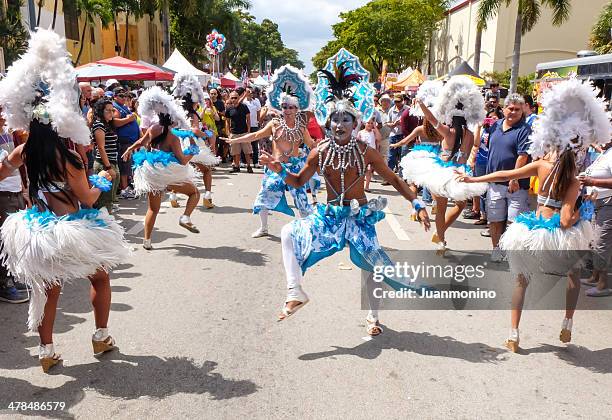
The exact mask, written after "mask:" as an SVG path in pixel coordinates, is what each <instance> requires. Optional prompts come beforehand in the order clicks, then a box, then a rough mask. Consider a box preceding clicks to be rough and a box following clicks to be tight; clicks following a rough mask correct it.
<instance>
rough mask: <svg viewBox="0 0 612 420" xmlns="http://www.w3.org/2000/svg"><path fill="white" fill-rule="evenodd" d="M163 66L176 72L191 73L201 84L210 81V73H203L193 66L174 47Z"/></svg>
mask: <svg viewBox="0 0 612 420" xmlns="http://www.w3.org/2000/svg"><path fill="white" fill-rule="evenodd" d="M164 67H166V68H169V69H170V70H173V71H175V72H177V73H187V74H192V75H194V76H196V77H197V78H198V80H199V81H200V83H202V84H203V85H206V84H208V82H209V81H210V77H211V76H210V74H208V73H204V72H203V71H202V70H200V69H198V68H197V67H195V66H194V65H193V64H191V63H190V62H189V61H187V59H186V58H185V57H184V56H183V54H181V52H180V51H179V50H177V49H175V50H174V51H173V52H172V55H170V58H168V60H167V61H166V62H165V63H164Z"/></svg>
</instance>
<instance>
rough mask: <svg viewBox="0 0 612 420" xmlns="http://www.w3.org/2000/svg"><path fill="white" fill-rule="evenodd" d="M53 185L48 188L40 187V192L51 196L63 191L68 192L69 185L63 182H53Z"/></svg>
mask: <svg viewBox="0 0 612 420" xmlns="http://www.w3.org/2000/svg"><path fill="white" fill-rule="evenodd" d="M54 184H55V185H49V188H46V187H42V186H41V187H40V189H39V190H40V192H43V193H52V194H57V193H59V192H61V191H62V190H63V191H68V190H70V185H68V183H67V182H63V181H55V182H54Z"/></svg>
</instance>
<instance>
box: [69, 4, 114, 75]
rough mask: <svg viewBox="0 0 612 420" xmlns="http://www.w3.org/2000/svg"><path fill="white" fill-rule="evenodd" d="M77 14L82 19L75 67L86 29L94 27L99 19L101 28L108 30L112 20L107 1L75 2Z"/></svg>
mask: <svg viewBox="0 0 612 420" xmlns="http://www.w3.org/2000/svg"><path fill="white" fill-rule="evenodd" d="M76 6H77V12H78V13H79V15H80V16H82V17H83V29H82V30H81V45H80V46H79V53H78V55H77V58H76V61H75V65H78V64H79V61H80V60H81V55H82V54H83V47H84V46H85V33H86V32H87V28H88V27H95V25H96V20H97V19H100V22H101V23H102V27H104V28H108V26H109V24H110V22H112V20H113V13H112V8H111V4H110V1H109V0H77V3H76Z"/></svg>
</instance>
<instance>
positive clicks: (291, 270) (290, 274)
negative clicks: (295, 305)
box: [281, 223, 380, 319]
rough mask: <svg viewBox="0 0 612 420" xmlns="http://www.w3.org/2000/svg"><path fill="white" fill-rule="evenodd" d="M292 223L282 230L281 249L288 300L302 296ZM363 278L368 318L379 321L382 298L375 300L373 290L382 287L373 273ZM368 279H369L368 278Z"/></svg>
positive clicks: (300, 271) (300, 273) (300, 275)
mask: <svg viewBox="0 0 612 420" xmlns="http://www.w3.org/2000/svg"><path fill="white" fill-rule="evenodd" d="M292 229H293V228H292V225H291V223H288V224H286V225H285V226H283V228H282V230H281V248H282V252H283V265H284V267H285V275H286V276H287V300H290V299H299V298H300V297H301V296H302V295H303V292H302V280H303V278H304V276H302V268H301V267H300V264H299V263H298V260H297V258H296V257H295V253H294V249H293V239H292V238H291V232H292ZM361 276H362V277H361V278H362V280H363V281H365V284H366V292H367V296H368V306H369V307H370V312H369V313H368V318H370V319H378V309H379V308H380V298H375V297H374V293H373V290H374V288H376V287H380V285H379V284H377V283H376V282H375V281H374V279H373V277H374V276H373V273H371V272H367V271H364V270H362V271H361ZM366 277H367V278H366Z"/></svg>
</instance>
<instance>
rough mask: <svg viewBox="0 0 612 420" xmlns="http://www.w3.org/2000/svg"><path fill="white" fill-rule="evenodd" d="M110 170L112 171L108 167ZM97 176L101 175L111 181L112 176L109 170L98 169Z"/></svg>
mask: <svg viewBox="0 0 612 420" xmlns="http://www.w3.org/2000/svg"><path fill="white" fill-rule="evenodd" d="M110 171H112V169H110ZM98 176H101V177H102V178H106V180H107V181H112V180H113V177H112V176H111V174H110V173H109V171H104V170H102V171H100V172H98Z"/></svg>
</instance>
